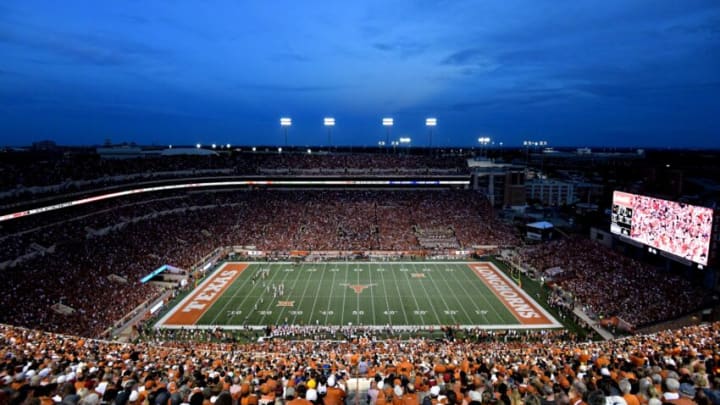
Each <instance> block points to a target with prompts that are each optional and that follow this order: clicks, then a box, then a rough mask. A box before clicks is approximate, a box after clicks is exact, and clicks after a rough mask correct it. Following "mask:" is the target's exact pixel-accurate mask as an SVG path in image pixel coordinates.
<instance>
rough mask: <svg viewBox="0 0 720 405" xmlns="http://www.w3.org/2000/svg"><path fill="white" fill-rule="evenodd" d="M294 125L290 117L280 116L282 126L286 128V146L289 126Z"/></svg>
mask: <svg viewBox="0 0 720 405" xmlns="http://www.w3.org/2000/svg"><path fill="white" fill-rule="evenodd" d="M291 125H292V119H291V118H288V117H282V118H280V126H281V127H282V128H283V129H284V130H285V146H287V144H288V128H289V127H290V126H291Z"/></svg>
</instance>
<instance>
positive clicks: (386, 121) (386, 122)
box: [382, 118, 395, 145]
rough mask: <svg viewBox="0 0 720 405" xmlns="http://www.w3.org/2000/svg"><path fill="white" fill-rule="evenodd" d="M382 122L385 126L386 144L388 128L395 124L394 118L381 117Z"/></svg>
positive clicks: (386, 142) (388, 136)
mask: <svg viewBox="0 0 720 405" xmlns="http://www.w3.org/2000/svg"><path fill="white" fill-rule="evenodd" d="M382 124H383V126H384V127H385V129H386V130H387V131H386V132H385V144H386V145H387V144H389V143H390V129H391V128H392V126H393V125H394V124H395V120H393V119H392V118H383V119H382Z"/></svg>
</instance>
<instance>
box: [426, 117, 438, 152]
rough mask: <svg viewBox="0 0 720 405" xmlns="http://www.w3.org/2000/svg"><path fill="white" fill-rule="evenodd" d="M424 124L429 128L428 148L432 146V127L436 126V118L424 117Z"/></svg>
mask: <svg viewBox="0 0 720 405" xmlns="http://www.w3.org/2000/svg"><path fill="white" fill-rule="evenodd" d="M425 126H426V127H428V129H429V130H430V134H429V135H428V136H429V138H428V148H432V136H433V129H435V127H436V126H437V118H425Z"/></svg>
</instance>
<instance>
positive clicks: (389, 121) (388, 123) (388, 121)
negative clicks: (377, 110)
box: [382, 118, 394, 127]
mask: <svg viewBox="0 0 720 405" xmlns="http://www.w3.org/2000/svg"><path fill="white" fill-rule="evenodd" d="M382 124H383V126H384V127H391V126H393V124H394V120H393V119H392V118H383V119H382Z"/></svg>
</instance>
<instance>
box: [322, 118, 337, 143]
mask: <svg viewBox="0 0 720 405" xmlns="http://www.w3.org/2000/svg"><path fill="white" fill-rule="evenodd" d="M323 124H324V125H325V126H326V127H327V129H328V146H329V147H331V146H332V128H333V127H334V126H335V118H332V117H325V118H324V119H323Z"/></svg>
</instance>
